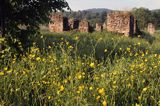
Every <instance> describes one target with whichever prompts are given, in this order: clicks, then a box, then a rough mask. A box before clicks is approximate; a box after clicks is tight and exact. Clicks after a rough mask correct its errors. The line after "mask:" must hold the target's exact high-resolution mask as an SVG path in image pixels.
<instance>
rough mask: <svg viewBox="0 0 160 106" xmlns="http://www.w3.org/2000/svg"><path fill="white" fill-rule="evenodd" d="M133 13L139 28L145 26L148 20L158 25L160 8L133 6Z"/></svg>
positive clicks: (159, 22)
mask: <svg viewBox="0 0 160 106" xmlns="http://www.w3.org/2000/svg"><path fill="white" fill-rule="evenodd" d="M132 13H133V15H134V16H135V17H136V20H137V22H138V25H139V27H140V29H145V28H147V25H148V23H149V22H151V23H153V24H155V25H156V27H160V21H159V18H160V10H153V11H151V10H149V9H147V8H134V9H133V10H132Z"/></svg>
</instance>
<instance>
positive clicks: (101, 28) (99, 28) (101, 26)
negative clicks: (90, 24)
mask: <svg viewBox="0 0 160 106" xmlns="http://www.w3.org/2000/svg"><path fill="white" fill-rule="evenodd" d="M95 30H96V31H102V30H103V25H102V24H101V23H96V28H95Z"/></svg>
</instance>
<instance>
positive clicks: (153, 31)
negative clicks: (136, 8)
mask: <svg viewBox="0 0 160 106" xmlns="http://www.w3.org/2000/svg"><path fill="white" fill-rule="evenodd" d="M147 31H148V32H149V34H151V35H153V34H154V33H155V26H154V25H153V24H152V23H149V24H148V28H147Z"/></svg>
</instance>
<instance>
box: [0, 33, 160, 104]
mask: <svg viewBox="0 0 160 106" xmlns="http://www.w3.org/2000/svg"><path fill="white" fill-rule="evenodd" d="M9 49H10V48H6V49H5V50H3V51H1V52H2V53H1V54H2V55H1V59H0V62H1V65H0V67H1V69H2V70H1V71H0V105H1V106H160V33H159V32H157V33H156V34H155V36H153V37H152V36H138V37H135V38H130V37H129V38H128V37H124V36H119V35H117V34H113V33H108V32H101V33H97V32H95V33H91V34H87V33H84V34H81V33H75V32H70V33H64V34H53V33H47V32H45V33H43V34H42V36H41V38H40V39H37V42H34V46H33V47H32V48H31V50H30V52H29V53H28V54H27V55H21V56H20V58H17V57H16V56H14V55H13V54H12V53H11V52H9Z"/></svg>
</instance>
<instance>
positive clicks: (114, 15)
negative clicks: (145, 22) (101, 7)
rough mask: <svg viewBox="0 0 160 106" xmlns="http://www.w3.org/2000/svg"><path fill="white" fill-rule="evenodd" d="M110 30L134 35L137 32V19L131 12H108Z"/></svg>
mask: <svg viewBox="0 0 160 106" xmlns="http://www.w3.org/2000/svg"><path fill="white" fill-rule="evenodd" d="M106 24H107V25H106V28H107V30H108V31H111V32H117V33H122V34H124V35H125V36H133V35H134V34H135V33H136V28H137V27H136V21H135V19H134V17H133V16H132V15H131V13H129V12H111V13H108V14H107V23H106Z"/></svg>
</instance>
